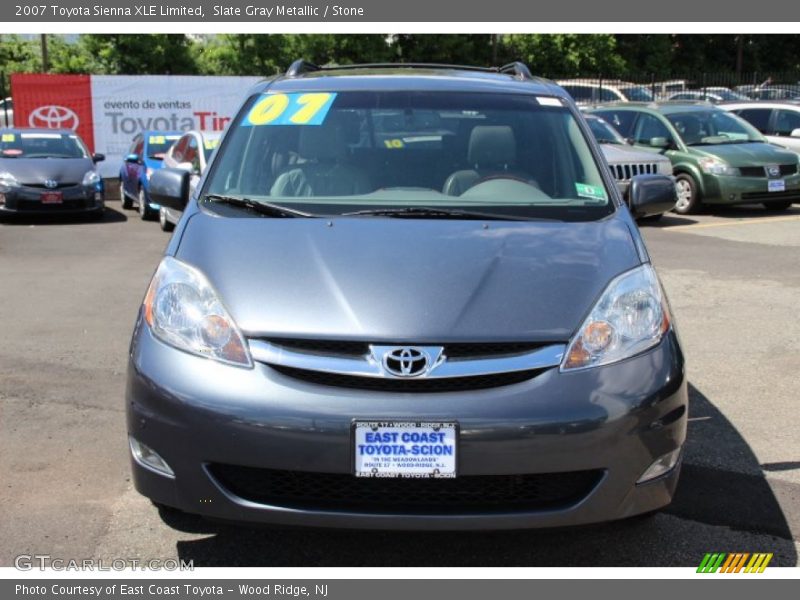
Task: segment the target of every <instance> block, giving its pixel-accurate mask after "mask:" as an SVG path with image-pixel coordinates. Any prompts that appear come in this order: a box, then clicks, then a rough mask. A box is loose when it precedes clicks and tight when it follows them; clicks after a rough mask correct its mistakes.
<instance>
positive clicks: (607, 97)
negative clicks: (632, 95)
mask: <svg viewBox="0 0 800 600" xmlns="http://www.w3.org/2000/svg"><path fill="white" fill-rule="evenodd" d="M597 91H598V92H599V93H600V102H617V101H619V100H625V97H624V96H623V95H622V94H620V93H619V92H617V91H614V90H610V89H608V88H600V89H598V90H597Z"/></svg>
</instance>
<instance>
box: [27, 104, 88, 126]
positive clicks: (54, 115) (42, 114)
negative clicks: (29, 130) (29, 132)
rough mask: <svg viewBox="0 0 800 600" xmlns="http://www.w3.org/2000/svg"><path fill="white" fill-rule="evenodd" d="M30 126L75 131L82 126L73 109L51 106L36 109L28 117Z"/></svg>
mask: <svg viewBox="0 0 800 600" xmlns="http://www.w3.org/2000/svg"><path fill="white" fill-rule="evenodd" d="M28 125H30V126H31V127H43V128H45V129H72V130H73V131H75V130H76V129H78V125H80V120H79V119H78V115H76V114H75V111H73V110H72V109H71V108H67V107H66V106H58V105H55V104H49V105H46V106H40V107H38V108H34V109H33V110H32V111H31V114H30V116H29V117H28Z"/></svg>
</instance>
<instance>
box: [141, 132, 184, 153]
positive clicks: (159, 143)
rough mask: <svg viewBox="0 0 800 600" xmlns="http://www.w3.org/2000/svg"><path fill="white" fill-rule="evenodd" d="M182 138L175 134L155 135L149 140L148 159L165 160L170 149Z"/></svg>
mask: <svg viewBox="0 0 800 600" xmlns="http://www.w3.org/2000/svg"><path fill="white" fill-rule="evenodd" d="M180 137H181V136H180V135H175V134H169V135H165V134H154V135H150V136H148V138H147V157H148V158H155V159H163V158H164V155H165V154H166V153H167V150H169V147H170V146H172V144H174V143H175V141H176V140H178V139H179V138H180Z"/></svg>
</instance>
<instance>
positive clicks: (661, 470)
mask: <svg viewBox="0 0 800 600" xmlns="http://www.w3.org/2000/svg"><path fill="white" fill-rule="evenodd" d="M680 458H681V449H680V448H678V449H676V450H673V451H672V452H670V453H668V454H665V455H663V456H661V457H659V458H658V459H656V461H655V462H653V464H652V465H650V466H649V467H647V470H646V471H645V472H644V473H642V476H641V477H639V481H637V482H636V483H637V484H639V483H646V482H648V481H651V480H652V479H656V478H657V477H661V476H662V475H666V474H667V473H669V472H670V471H671V470H672V469H674V468H675V465H677V464H678V461H679V460H680Z"/></svg>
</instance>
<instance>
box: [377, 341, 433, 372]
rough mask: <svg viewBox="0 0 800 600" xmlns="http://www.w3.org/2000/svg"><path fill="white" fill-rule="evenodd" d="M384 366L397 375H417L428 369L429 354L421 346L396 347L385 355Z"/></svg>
mask: <svg viewBox="0 0 800 600" xmlns="http://www.w3.org/2000/svg"><path fill="white" fill-rule="evenodd" d="M383 367H384V368H385V369H386V370H387V371H388V372H389V373H391V374H392V375H396V376H397V377H416V376H417V375H422V374H423V373H425V372H426V371H427V370H428V355H427V354H425V353H424V352H423V351H422V350H420V349H419V348H412V347H404V348H395V349H393V350H390V351H389V352H387V353H386V354H384V355H383Z"/></svg>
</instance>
